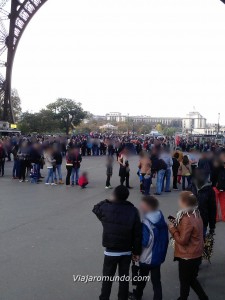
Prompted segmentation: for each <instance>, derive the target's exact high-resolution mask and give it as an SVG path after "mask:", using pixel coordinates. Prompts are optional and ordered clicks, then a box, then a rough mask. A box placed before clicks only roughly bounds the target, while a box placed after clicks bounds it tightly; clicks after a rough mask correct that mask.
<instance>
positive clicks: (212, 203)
mask: <svg viewBox="0 0 225 300" xmlns="http://www.w3.org/2000/svg"><path fill="white" fill-rule="evenodd" d="M208 212H209V229H210V231H211V232H212V233H214V230H215V228H216V194H215V192H214V191H213V190H212V191H211V193H210V195H209V198H208Z"/></svg>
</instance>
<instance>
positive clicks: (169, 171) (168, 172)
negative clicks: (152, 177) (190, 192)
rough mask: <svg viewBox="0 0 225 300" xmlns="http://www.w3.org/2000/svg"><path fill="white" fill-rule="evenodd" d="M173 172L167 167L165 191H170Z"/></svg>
mask: <svg viewBox="0 0 225 300" xmlns="http://www.w3.org/2000/svg"><path fill="white" fill-rule="evenodd" d="M171 174H172V172H171V169H167V170H166V172H165V175H164V181H166V188H165V192H169V191H170V183H171ZM164 181H163V187H164Z"/></svg>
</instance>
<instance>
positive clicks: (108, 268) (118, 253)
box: [93, 185, 142, 300]
mask: <svg viewBox="0 0 225 300" xmlns="http://www.w3.org/2000/svg"><path fill="white" fill-rule="evenodd" d="M128 197H129V190H128V189H127V188H126V187H125V186H122V185H121V186H118V187H117V188H115V190H114V192H113V200H105V201H102V202H100V203H99V204H97V205H95V206H94V209H93V213H94V214H95V215H96V216H97V218H98V219H99V220H100V221H101V223H102V225H103V241H102V244H103V247H105V252H104V254H105V259H104V265H103V276H104V279H103V283H102V291H101V296H100V297H99V299H100V300H109V298H110V294H111V288H112V282H113V277H114V276H115V273H116V269H117V266H118V268H119V277H120V278H121V281H120V282H119V292H118V299H119V300H127V299H128V291H129V281H126V280H123V281H122V278H123V277H122V276H129V269H130V263H131V256H132V255H133V257H134V259H138V256H139V255H140V254H141V240H142V232H141V221H140V217H139V213H138V210H137V209H136V208H135V207H134V205H133V204H132V203H130V202H129V201H127V199H128ZM105 276H106V277H105ZM109 278H111V280H110V279H109Z"/></svg>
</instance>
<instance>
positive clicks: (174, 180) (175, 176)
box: [173, 172, 178, 189]
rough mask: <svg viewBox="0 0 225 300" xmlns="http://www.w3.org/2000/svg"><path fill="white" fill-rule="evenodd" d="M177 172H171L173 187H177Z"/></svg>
mask: <svg viewBox="0 0 225 300" xmlns="http://www.w3.org/2000/svg"><path fill="white" fill-rule="evenodd" d="M177 174H178V173H177V172H174V173H173V188H174V189H177V177H178V175H177Z"/></svg>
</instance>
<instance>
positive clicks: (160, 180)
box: [156, 170, 166, 195]
mask: <svg viewBox="0 0 225 300" xmlns="http://www.w3.org/2000/svg"><path fill="white" fill-rule="evenodd" d="M165 172H166V171H165V170H159V171H158V173H157V180H156V193H157V194H159V195H160V194H161V193H162V189H163V179H164V176H165Z"/></svg>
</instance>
